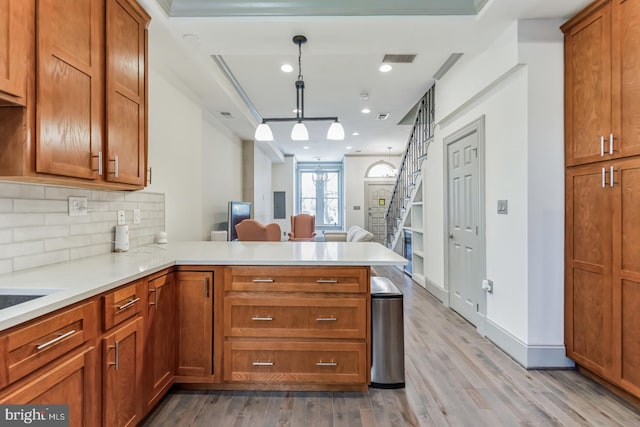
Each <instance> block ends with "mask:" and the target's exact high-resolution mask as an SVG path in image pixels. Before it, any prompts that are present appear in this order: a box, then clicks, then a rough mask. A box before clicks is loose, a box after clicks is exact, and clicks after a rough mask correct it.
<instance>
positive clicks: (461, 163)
mask: <svg viewBox="0 0 640 427" xmlns="http://www.w3.org/2000/svg"><path fill="white" fill-rule="evenodd" d="M447 165H448V167H447V187H448V188H447V198H448V214H447V225H448V228H447V230H448V236H447V237H448V239H447V240H448V244H447V246H448V263H447V264H448V265H447V272H448V283H449V306H450V307H451V308H452V309H454V310H455V311H457V312H458V313H459V314H461V315H462V316H463V317H464V318H465V319H467V320H468V321H470V322H471V323H472V324H474V325H476V326H478V325H479V321H480V318H479V313H478V312H479V311H480V298H481V296H482V277H483V274H484V273H483V272H484V267H483V266H482V265H481V261H482V260H483V259H484V258H483V256H482V254H483V253H484V243H483V241H482V239H481V235H480V204H479V198H480V185H479V184H480V179H479V161H478V129H477V128H475V130H472V131H471V132H470V133H469V132H466V133H462V134H460V135H459V137H455V136H454V137H453V138H452V139H451V140H449V141H448V142H447Z"/></svg>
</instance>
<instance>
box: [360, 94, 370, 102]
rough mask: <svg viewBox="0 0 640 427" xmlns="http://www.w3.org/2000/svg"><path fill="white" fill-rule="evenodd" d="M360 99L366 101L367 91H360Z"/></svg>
mask: <svg viewBox="0 0 640 427" xmlns="http://www.w3.org/2000/svg"><path fill="white" fill-rule="evenodd" d="M360 99H362V100H363V101H366V100H367V99H369V94H368V93H367V92H362V93H361V94H360Z"/></svg>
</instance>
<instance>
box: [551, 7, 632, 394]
mask: <svg viewBox="0 0 640 427" xmlns="http://www.w3.org/2000/svg"><path fill="white" fill-rule="evenodd" d="M562 30H563V31H564V33H565V73H566V79H565V144H566V165H567V171H566V188H565V194H566V215H565V219H566V220H565V227H566V233H565V342H566V347H567V355H568V356H569V357H571V358H572V359H574V360H575V361H576V363H577V364H578V365H580V366H581V367H583V368H586V369H587V370H589V371H590V372H592V373H594V374H596V375H598V376H600V377H602V378H604V379H606V380H607V381H609V382H610V383H612V384H614V385H616V386H618V387H620V388H621V389H623V390H625V391H626V392H629V393H631V394H632V395H635V396H636V397H640V326H638V325H640V315H639V314H638V312H639V309H640V214H639V213H638V206H640V0H598V1H595V2H594V3H592V4H591V5H590V6H589V7H587V8H586V9H585V10H584V11H582V12H581V13H580V14H578V15H577V16H576V17H575V18H573V19H572V20H570V21H569V22H567V23H566V24H565V25H564V26H563V27H562Z"/></svg>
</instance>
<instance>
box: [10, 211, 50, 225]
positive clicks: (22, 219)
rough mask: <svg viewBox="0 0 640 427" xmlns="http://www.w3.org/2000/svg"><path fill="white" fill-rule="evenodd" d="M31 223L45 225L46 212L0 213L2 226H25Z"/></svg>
mask: <svg viewBox="0 0 640 427" xmlns="http://www.w3.org/2000/svg"><path fill="white" fill-rule="evenodd" d="M29 225H44V214H41V213H22V214H2V213H0V228H12V227H24V226H29Z"/></svg>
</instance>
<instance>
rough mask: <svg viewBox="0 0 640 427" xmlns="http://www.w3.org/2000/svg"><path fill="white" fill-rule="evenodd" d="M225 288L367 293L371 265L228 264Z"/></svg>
mask: <svg viewBox="0 0 640 427" xmlns="http://www.w3.org/2000/svg"><path fill="white" fill-rule="evenodd" d="M225 290H226V291H258V292H339V293H342V292H345V293H364V292H368V290H369V267H278V268H275V267H258V266H252V267H229V268H227V269H226V277H225Z"/></svg>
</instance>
